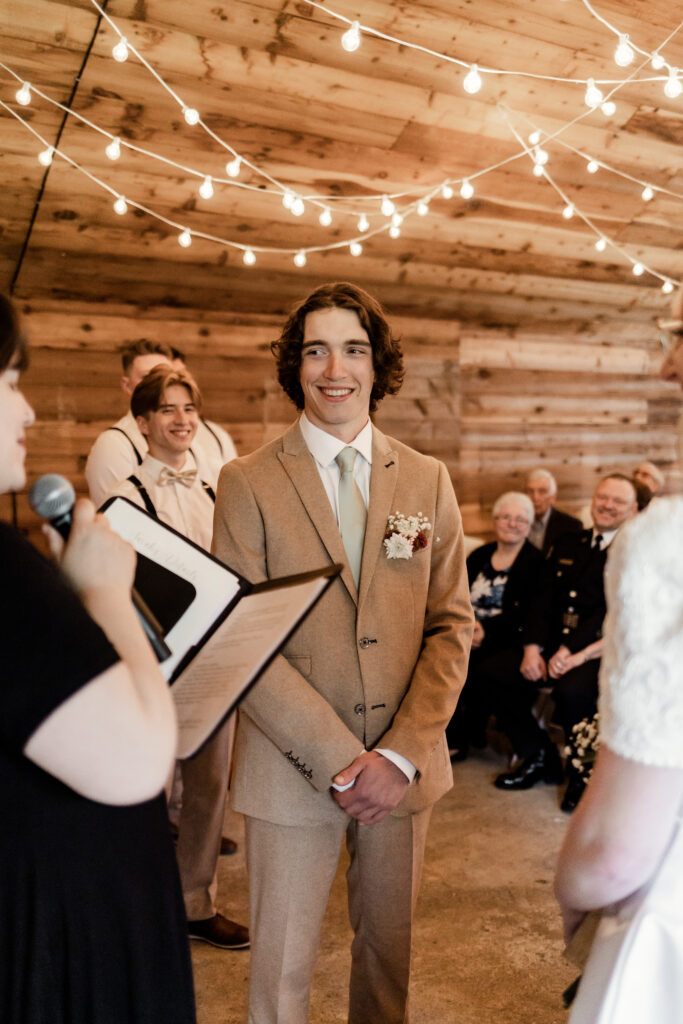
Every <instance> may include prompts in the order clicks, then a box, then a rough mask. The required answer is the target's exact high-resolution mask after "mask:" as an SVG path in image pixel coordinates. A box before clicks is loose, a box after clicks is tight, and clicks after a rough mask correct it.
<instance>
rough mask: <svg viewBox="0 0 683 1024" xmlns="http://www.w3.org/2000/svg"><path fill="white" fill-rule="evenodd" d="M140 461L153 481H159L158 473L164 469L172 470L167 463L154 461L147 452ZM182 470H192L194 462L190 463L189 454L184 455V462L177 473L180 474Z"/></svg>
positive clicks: (158, 460)
mask: <svg viewBox="0 0 683 1024" xmlns="http://www.w3.org/2000/svg"><path fill="white" fill-rule="evenodd" d="M142 461H143V464H144V467H145V469H146V470H147V472H148V473H149V475H150V476H152V477H154V479H155V480H158V479H159V473H161V471H162V469H164V467H165V468H166V469H171V468H172V467H171V466H169V465H168V463H166V462H162V461H161V459H155V458H154V457H153V456H152V455H150V454H149V452H147V454H146V455H145V457H144V459H143V460H142ZM184 469H194V462H193V461H192V459H191V457H190V453H189V452H187V454H186V455H185V461H184V462H183V464H182V466H181V467H180V469H179V470H178V472H179V473H182V472H183V470H184Z"/></svg>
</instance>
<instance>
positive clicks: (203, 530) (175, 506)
mask: <svg viewBox="0 0 683 1024" xmlns="http://www.w3.org/2000/svg"><path fill="white" fill-rule="evenodd" d="M165 467H166V464H165V463H164V462H160V461H159V459H154V458H152V456H151V455H149V454H147V455H145V457H144V459H143V460H142V465H140V466H136V467H135V469H134V470H131V472H132V473H133V475H134V476H136V477H137V478H138V480H139V481H140V483H141V484H142V486H143V487H144V488H145V490H146V491H147V493H148V494H149V497H150V501H151V502H152V504H153V505H154V508H155V510H156V513H157V516H158V517H159V519H160V520H161V522H162V523H166V525H167V526H172V527H173V529H174V530H177V531H178V533H182V535H183V536H184V537H189V539H190V540H193V541H194V542H195V544H198V545H199V547H200V548H204V550H205V551H210V550H211V536H212V534H213V509H214V503H213V501H212V500H211V497H210V496H209V495H208V494H207V493H206V491H205V490H204V488H203V487H202V485H201V483H200V480H199V476H197V478H196V479H195V480H194V482H193V483H192V486H191V487H186V486H185V484H182V483H180V482H179V481H172V482H170V483H167V484H164V485H163V486H162V485H160V484H159V476H160V474H161V471H162V470H163V469H164V468H165ZM182 468H183V469H184V470H185V469H194V468H195V465H194V461H193V459H192V458H191V457H190V455H189V454H188V455H187V457H186V459H185V464H184V465H183V467H182ZM129 475H130V474H129ZM114 495H120V496H121V497H123V498H130V500H131V501H133V502H135V504H136V505H139V506H140V507H141V508H144V507H145V503H144V501H143V499H142V495H141V494H140V491H139V490H138V488H137V487H136V486H135V484H134V483H132V482H131V481H130V480H120V481H119V483H118V484H117V485H116V486H115V487H113V488H112V489H111V491H110V492H109V494H107V495H106V497H107V498H111V497H113V496H114Z"/></svg>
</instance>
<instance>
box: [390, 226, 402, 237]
mask: <svg viewBox="0 0 683 1024" xmlns="http://www.w3.org/2000/svg"><path fill="white" fill-rule="evenodd" d="M389 234H390V236H391V237H392V238H398V237H399V236H400V234H401V229H400V227H399V226H398V225H397V224H392V225H391V227H390V228H389Z"/></svg>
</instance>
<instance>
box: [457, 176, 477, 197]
mask: <svg viewBox="0 0 683 1024" xmlns="http://www.w3.org/2000/svg"><path fill="white" fill-rule="evenodd" d="M460 195H461V196H462V197H463V199H471V198H472V196H473V195H474V186H473V185H472V183H471V182H469V181H468V180H467V178H465V180H464V181H463V183H462V185H461V186H460Z"/></svg>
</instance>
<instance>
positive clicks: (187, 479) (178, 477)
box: [157, 466, 197, 487]
mask: <svg viewBox="0 0 683 1024" xmlns="http://www.w3.org/2000/svg"><path fill="white" fill-rule="evenodd" d="M196 479H197V470H196V469H181V470H180V471H178V470H177V469H170V468H169V467H168V466H164V467H163V469H162V470H161V472H160V473H159V479H158V480H157V483H158V484H159V487H165V486H166V484H182V485H183V487H192V484H193V483H194V482H195V480H196Z"/></svg>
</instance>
